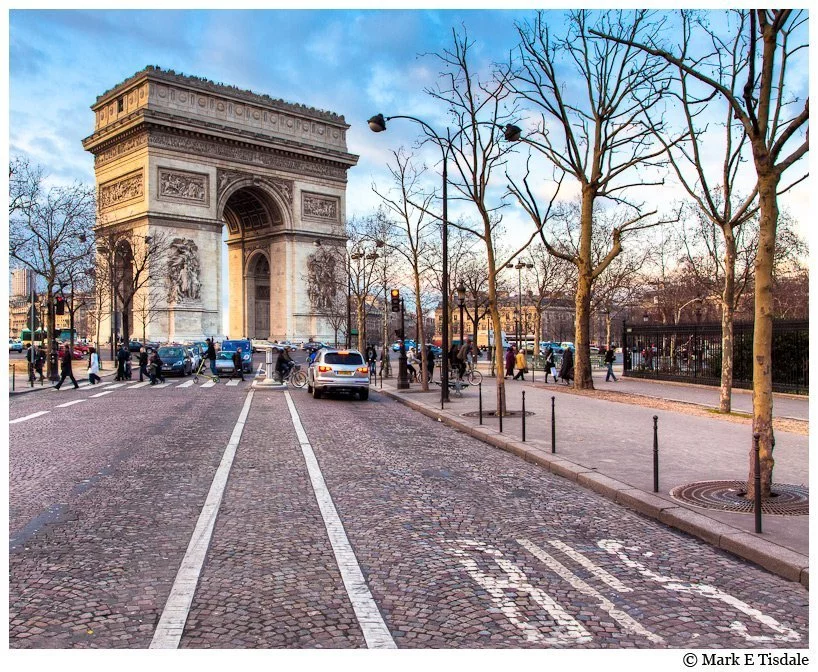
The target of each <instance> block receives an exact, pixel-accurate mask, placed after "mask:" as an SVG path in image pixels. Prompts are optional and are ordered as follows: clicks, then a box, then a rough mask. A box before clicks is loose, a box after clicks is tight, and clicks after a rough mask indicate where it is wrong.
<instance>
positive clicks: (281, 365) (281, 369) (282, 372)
mask: <svg viewBox="0 0 818 672" xmlns="http://www.w3.org/2000/svg"><path fill="white" fill-rule="evenodd" d="M294 366H295V362H293V358H292V357H290V353H289V351H288V350H287V348H282V349H281V351H280V352H279V353H278V357H277V358H276V373H277V374H278V375H279V376H280V377H281V380H282V381H283V380H286V378H287V376H289V375H290V371H291V370H292V368H293V367H294Z"/></svg>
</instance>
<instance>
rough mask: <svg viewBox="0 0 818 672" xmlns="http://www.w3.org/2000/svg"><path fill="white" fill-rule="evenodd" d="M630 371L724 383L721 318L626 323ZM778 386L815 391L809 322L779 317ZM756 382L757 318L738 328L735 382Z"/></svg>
mask: <svg viewBox="0 0 818 672" xmlns="http://www.w3.org/2000/svg"><path fill="white" fill-rule="evenodd" d="M622 353H623V358H624V375H626V376H631V377H634V378H653V379H657V380H672V381H673V380H675V381H681V382H695V383H699V384H703V385H716V386H718V385H720V384H721V362H722V340H721V323H720V322H717V323H707V324H676V325H672V324H641V325H640V324H625V325H623V332H622ZM772 377H773V390H775V391H776V392H795V393H797V394H807V393H808V392H809V321H807V320H775V321H773V346H772ZM752 384H753V323H752V322H736V323H735V325H734V328H733V386H734V387H740V388H751V387H752Z"/></svg>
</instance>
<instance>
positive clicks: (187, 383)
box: [176, 380, 193, 387]
mask: <svg viewBox="0 0 818 672" xmlns="http://www.w3.org/2000/svg"><path fill="white" fill-rule="evenodd" d="M191 385H193V381H192V380H186V381H185V382H184V383H182V384H181V385H177V386H176V387H190V386H191Z"/></svg>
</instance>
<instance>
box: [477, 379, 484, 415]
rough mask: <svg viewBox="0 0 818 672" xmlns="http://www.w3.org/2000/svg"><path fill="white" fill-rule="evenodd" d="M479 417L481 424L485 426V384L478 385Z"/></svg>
mask: <svg viewBox="0 0 818 672" xmlns="http://www.w3.org/2000/svg"><path fill="white" fill-rule="evenodd" d="M477 417H479V418H480V424H481V425H482V424H483V383H477Z"/></svg>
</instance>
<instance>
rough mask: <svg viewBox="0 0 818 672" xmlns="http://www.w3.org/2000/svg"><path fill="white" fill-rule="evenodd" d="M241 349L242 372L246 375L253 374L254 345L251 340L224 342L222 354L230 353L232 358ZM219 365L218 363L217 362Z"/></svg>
mask: <svg viewBox="0 0 818 672" xmlns="http://www.w3.org/2000/svg"><path fill="white" fill-rule="evenodd" d="M239 348H241V359H242V370H243V371H244V372H245V373H252V372H253V344H252V343H251V342H250V339H249V338H242V339H236V340H230V341H224V342H222V352H229V353H230V356H231V357H232V356H233V353H234V352H235V351H236V350H238V349H239ZM217 363H218V362H217Z"/></svg>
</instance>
